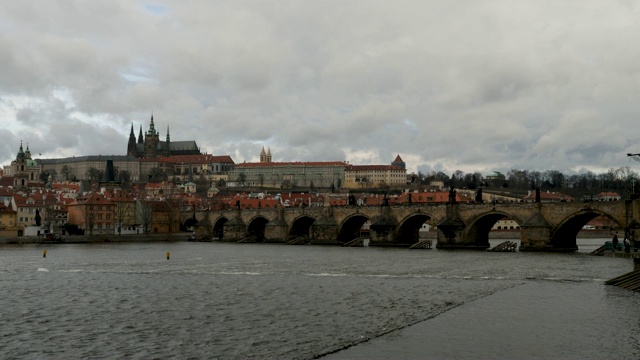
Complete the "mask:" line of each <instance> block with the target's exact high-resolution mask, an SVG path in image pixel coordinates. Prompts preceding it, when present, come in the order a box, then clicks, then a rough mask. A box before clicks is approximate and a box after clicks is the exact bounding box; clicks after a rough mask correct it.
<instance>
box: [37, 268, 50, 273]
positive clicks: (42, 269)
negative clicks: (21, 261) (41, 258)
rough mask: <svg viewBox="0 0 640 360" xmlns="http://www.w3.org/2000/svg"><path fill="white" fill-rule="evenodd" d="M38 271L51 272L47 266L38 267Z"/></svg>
mask: <svg viewBox="0 0 640 360" xmlns="http://www.w3.org/2000/svg"><path fill="white" fill-rule="evenodd" d="M38 271H42V272H49V270H47V269H45V268H38Z"/></svg>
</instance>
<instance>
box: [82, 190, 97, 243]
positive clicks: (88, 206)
mask: <svg viewBox="0 0 640 360" xmlns="http://www.w3.org/2000/svg"><path fill="white" fill-rule="evenodd" d="M95 206H96V205H94V204H93V196H88V197H87V199H86V200H85V202H84V206H83V207H82V216H83V217H84V228H85V234H86V230H87V229H89V236H92V235H93V227H94V226H95V223H96V210H97V209H96V208H95Z"/></svg>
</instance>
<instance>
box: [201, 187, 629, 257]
mask: <svg viewBox="0 0 640 360" xmlns="http://www.w3.org/2000/svg"><path fill="white" fill-rule="evenodd" d="M639 205H640V201H639V200H633V201H632V200H626V201H606V202H556V203H524V202H521V203H515V202H514V203H497V204H478V203H472V204H466V203H458V204H446V205H445V204H442V205H422V204H421V205H403V206H376V207H374V206H371V207H366V206H365V207H357V206H343V207H306V208H276V209H243V210H223V211H216V212H207V213H202V214H200V216H199V218H200V219H201V220H204V221H201V222H200V224H201V225H205V226H200V229H201V230H200V231H203V230H205V231H206V233H208V235H213V236H215V237H218V238H220V240H222V241H234V242H238V241H243V240H245V241H252V242H270V243H287V242H291V241H292V240H294V241H295V239H302V240H303V241H302V243H310V244H344V243H346V242H348V241H351V240H353V239H355V238H357V237H359V236H360V235H361V234H360V232H361V228H362V225H363V224H364V223H365V222H367V221H370V222H371V226H370V234H369V237H370V242H369V245H370V246H411V245H412V244H415V243H417V242H418V241H419V229H420V227H421V226H422V224H424V223H425V222H426V223H428V224H431V225H432V226H437V237H438V238H437V240H438V241H437V244H436V247H437V248H440V249H487V248H488V247H489V231H490V230H491V228H492V227H493V225H494V224H495V223H496V222H497V221H498V220H500V219H503V218H510V219H513V220H514V221H516V222H517V223H518V224H519V225H520V240H521V245H520V250H521V251H575V250H577V248H578V247H577V245H576V236H577V234H578V232H579V231H580V230H581V229H582V227H583V226H584V225H585V224H587V223H588V222H589V221H590V220H591V219H593V218H595V217H597V216H599V215H603V216H605V217H608V218H610V219H611V220H613V221H614V222H615V223H616V224H617V226H618V227H619V229H624V230H625V231H627V232H629V234H630V236H632V238H633V239H637V238H638V237H636V236H635V235H636V232H640V222H639V221H638V215H639Z"/></svg>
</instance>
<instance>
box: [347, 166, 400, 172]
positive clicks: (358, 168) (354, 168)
mask: <svg viewBox="0 0 640 360" xmlns="http://www.w3.org/2000/svg"><path fill="white" fill-rule="evenodd" d="M346 170H347V171H371V170H379V171H381V170H385V171H386V170H403V169H402V168H401V167H400V166H397V165H348V166H347V168H346Z"/></svg>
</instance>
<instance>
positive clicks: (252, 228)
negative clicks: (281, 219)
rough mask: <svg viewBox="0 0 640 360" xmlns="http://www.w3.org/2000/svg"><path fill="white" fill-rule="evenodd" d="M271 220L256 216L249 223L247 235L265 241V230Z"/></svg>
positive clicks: (258, 240) (257, 240)
mask: <svg viewBox="0 0 640 360" xmlns="http://www.w3.org/2000/svg"><path fill="white" fill-rule="evenodd" d="M268 222H269V220H268V219H267V218H266V217H264V216H262V215H258V216H254V217H253V218H252V219H251V220H249V224H248V225H247V234H246V235H247V236H248V237H255V241H256V242H264V232H265V229H266V226H267V223H268Z"/></svg>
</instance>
